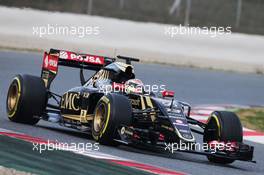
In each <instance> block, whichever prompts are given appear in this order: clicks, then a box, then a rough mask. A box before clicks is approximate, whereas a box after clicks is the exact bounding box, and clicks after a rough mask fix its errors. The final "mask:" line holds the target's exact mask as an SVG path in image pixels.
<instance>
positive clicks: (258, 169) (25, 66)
mask: <svg viewBox="0 0 264 175" xmlns="http://www.w3.org/2000/svg"><path fill="white" fill-rule="evenodd" d="M41 64H42V55H41V54H38V53H25V52H24V53H23V52H11V51H0V92H1V95H0V106H1V107H0V128H5V129H9V130H14V131H19V132H22V133H25V134H29V135H33V136H36V137H41V138H44V139H50V140H57V141H60V142H68V143H70V142H75V143H86V142H91V143H93V140H91V137H90V136H89V135H88V134H86V133H80V132H78V131H75V130H72V129H67V128H62V127H60V126H58V125H57V124H52V123H48V122H44V121H41V122H39V123H38V125H37V126H27V125H23V124H17V123H13V122H10V121H9V120H8V119H7V115H6V111H5V101H6V93H7V88H8V85H9V83H10V81H11V79H12V77H13V76H14V75H16V74H18V73H21V74H33V75H40V69H41ZM135 71H136V75H137V78H140V79H142V80H143V81H144V82H145V84H158V85H159V84H166V85H167V89H171V90H175V92H176V98H178V99H180V100H184V101H187V102H189V103H191V104H193V105H195V104H223V103H235V104H241V105H263V104H264V93H263V89H264V76H263V75H253V74H239V73H232V72H220V71H212V70H200V69H191V68H180V67H170V66H161V65H154V64H136V66H135ZM86 73H87V77H89V75H90V74H91V73H89V72H86ZM79 84H80V83H79V71H78V70H76V69H72V68H60V69H59V75H58V76H57V78H56V80H55V81H54V83H53V86H52V89H53V90H54V92H57V93H62V92H64V91H66V90H67V89H69V88H71V87H74V86H76V85H79ZM197 139H198V140H200V139H201V138H200V137H198V138H197ZM246 143H249V144H251V145H253V146H255V158H254V159H255V160H256V161H257V164H253V163H248V162H241V161H236V162H235V163H233V164H231V165H226V166H223V165H217V164H212V163H209V162H208V161H207V159H206V158H205V157H203V156H199V155H192V154H186V153H174V154H161V153H153V152H149V151H147V150H139V149H135V148H130V147H126V146H121V147H119V148H115V147H107V146H101V145H100V151H101V152H103V153H108V154H111V155H115V156H119V157H123V158H128V159H132V160H136V161H139V162H143V163H147V164H151V165H154V166H160V167H164V168H169V169H173V170H177V171H182V172H186V173H188V174H219V175H222V174H240V175H241V174H250V175H252V174H263V172H264V151H263V149H264V145H262V144H256V143H253V142H246ZM40 156H41V155H40Z"/></svg>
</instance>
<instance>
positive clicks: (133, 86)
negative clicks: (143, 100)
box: [125, 79, 144, 94]
mask: <svg viewBox="0 0 264 175" xmlns="http://www.w3.org/2000/svg"><path fill="white" fill-rule="evenodd" d="M125 90H126V93H129V94H130V93H134V94H143V91H144V84H143V82H142V81H141V80H139V79H130V80H127V81H126V82H125Z"/></svg>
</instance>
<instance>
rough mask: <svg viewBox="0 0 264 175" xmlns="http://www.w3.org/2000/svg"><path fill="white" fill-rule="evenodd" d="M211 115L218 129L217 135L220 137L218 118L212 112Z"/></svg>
mask: <svg viewBox="0 0 264 175" xmlns="http://www.w3.org/2000/svg"><path fill="white" fill-rule="evenodd" d="M211 117H212V118H214V119H215V121H216V125H217V127H218V128H217V129H218V137H219V138H220V137H221V133H220V131H221V126H220V122H219V120H218V118H217V116H216V115H215V114H213V115H212V116H211Z"/></svg>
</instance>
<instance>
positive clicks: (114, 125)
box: [92, 94, 132, 146]
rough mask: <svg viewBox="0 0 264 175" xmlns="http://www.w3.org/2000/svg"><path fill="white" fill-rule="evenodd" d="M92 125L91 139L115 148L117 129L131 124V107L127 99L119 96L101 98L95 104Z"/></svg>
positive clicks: (109, 95) (111, 95) (110, 95)
mask: <svg viewBox="0 0 264 175" xmlns="http://www.w3.org/2000/svg"><path fill="white" fill-rule="evenodd" d="M94 115H95V116H94V119H93V124H92V136H93V138H94V139H95V140H96V141H97V142H99V143H100V144H104V145H111V146H116V145H118V143H117V142H116V141H114V139H115V138H117V136H118V133H117V129H118V127H119V126H120V125H126V126H129V125H131V123H132V106H131V103H130V101H129V99H128V98H127V97H125V96H123V95H119V94H108V95H105V96H103V97H102V98H101V99H100V100H99V101H98V103H97V106H96V107H95V112H94Z"/></svg>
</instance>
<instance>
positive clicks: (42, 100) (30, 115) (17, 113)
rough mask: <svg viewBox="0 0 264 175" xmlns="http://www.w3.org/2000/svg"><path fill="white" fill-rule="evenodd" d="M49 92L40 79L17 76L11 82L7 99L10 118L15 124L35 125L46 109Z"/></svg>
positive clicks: (29, 76) (30, 76)
mask: <svg viewBox="0 0 264 175" xmlns="http://www.w3.org/2000/svg"><path fill="white" fill-rule="evenodd" d="M46 99H47V91H46V88H45V84H44V82H43V80H42V79H41V78H40V77H36V76H32V75H17V76H15V77H14V79H13V81H12V82H11V84H10V86H9V89H8V93H7V99H6V110H7V114H8V118H9V119H10V120H11V121H13V122H18V123H25V124H30V125H34V124H36V123H37V122H38V121H39V118H36V117H35V116H40V115H42V113H43V112H44V110H45V108H46Z"/></svg>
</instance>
